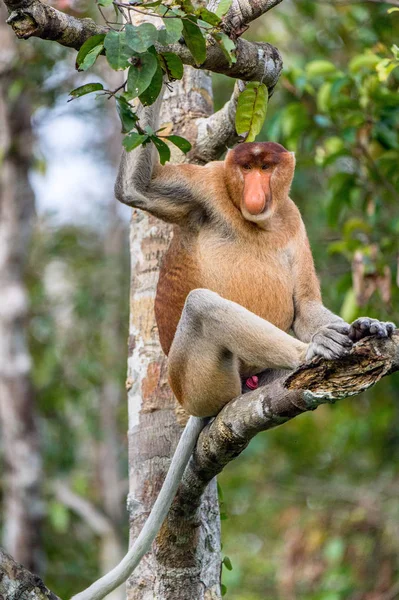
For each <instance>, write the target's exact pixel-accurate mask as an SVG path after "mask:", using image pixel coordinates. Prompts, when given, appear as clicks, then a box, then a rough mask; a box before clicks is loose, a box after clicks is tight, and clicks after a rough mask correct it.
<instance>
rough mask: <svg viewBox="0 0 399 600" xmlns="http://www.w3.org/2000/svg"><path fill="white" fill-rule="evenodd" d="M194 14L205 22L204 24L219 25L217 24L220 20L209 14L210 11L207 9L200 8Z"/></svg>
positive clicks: (213, 14) (216, 16)
mask: <svg viewBox="0 0 399 600" xmlns="http://www.w3.org/2000/svg"><path fill="white" fill-rule="evenodd" d="M195 14H196V15H197V16H198V17H199V18H200V19H202V20H203V21H205V23H209V25H215V26H216V25H219V23H220V22H221V18H220V17H219V16H218V15H217V14H215V13H213V12H211V11H210V10H208V9H207V8H204V7H201V8H199V9H198V10H196V11H195Z"/></svg>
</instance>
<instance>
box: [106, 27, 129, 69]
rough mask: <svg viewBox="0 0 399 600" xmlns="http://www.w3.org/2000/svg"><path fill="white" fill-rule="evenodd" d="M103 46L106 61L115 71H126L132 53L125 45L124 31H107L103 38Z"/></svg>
mask: <svg viewBox="0 0 399 600" xmlns="http://www.w3.org/2000/svg"><path fill="white" fill-rule="evenodd" d="M104 46H105V50H106V56H107V60H108V62H109V64H110V66H111V67H112V68H113V69H114V70H115V71H121V70H122V69H127V67H128V66H129V65H130V63H129V59H130V57H131V56H132V51H131V49H130V48H129V46H128V45H127V43H126V35H125V32H124V31H109V32H108V33H107V35H106V36H105V40H104Z"/></svg>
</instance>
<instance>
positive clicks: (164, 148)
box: [151, 135, 170, 165]
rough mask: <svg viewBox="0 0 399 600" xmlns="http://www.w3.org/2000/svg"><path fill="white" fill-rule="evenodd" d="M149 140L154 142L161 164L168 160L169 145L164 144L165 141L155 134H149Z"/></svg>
mask: <svg viewBox="0 0 399 600" xmlns="http://www.w3.org/2000/svg"><path fill="white" fill-rule="evenodd" d="M151 140H152V141H153V142H154V144H155V146H156V148H157V150H158V153H159V160H160V161H161V165H164V164H165V163H166V162H167V161H168V160H170V149H169V146H168V145H167V144H165V142H163V141H162V140H161V139H159V137H157V136H156V135H153V136H151Z"/></svg>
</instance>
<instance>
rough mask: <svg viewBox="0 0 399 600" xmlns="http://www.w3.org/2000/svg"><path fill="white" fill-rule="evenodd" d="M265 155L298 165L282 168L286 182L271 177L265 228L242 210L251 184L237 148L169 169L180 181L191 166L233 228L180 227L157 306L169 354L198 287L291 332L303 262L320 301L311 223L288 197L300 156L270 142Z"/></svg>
mask: <svg viewBox="0 0 399 600" xmlns="http://www.w3.org/2000/svg"><path fill="white" fill-rule="evenodd" d="M249 146H252V144H244V145H242V146H240V147H239V151H240V152H239V157H238V160H239V162H240V164H241V163H242V164H243V163H245V162H247V161H249V160H251V156H252V155H251V153H250V151H249V148H247V147H249ZM270 146H271V148H270ZM274 147H277V151H276V152H275V148H274ZM270 150H272V151H271V152H270ZM265 155H266V156H263V155H262V156H261V155H259V156H258V157H256V158H257V159H258V158H259V160H260V161H261V160H264V159H267V160H268V161H269V162H270V163H272V164H273V165H276V164H277V163H278V162H281V161H284V160H286V161H287V163H290V162H291V163H292V164H291V165H290V164H288V168H287V169H284V170H283V171H282V172H281V171H280V172H279V173H278V181H277V180H276V179H275V178H274V177H273V175H272V177H271V188H272V195H273V200H272V203H273V205H274V206H273V214H272V215H271V216H270V217H269V218H268V220H267V225H265V226H264V227H259V226H258V225H257V224H255V223H252V222H249V221H247V220H246V219H245V218H243V215H242V213H241V211H240V208H239V207H240V201H241V195H242V188H243V184H242V181H241V179H240V173H239V170H238V169H237V156H236V155H235V153H234V152H230V153H229V154H228V157H227V159H226V161H223V162H214V163H209V164H208V165H207V166H206V167H199V166H194V165H185V166H184V167H181V166H180V167H173V166H167V167H164V168H163V172H162V177H163V178H164V179H165V180H166V179H167V178H171V179H172V180H173V178H174V172H175V169H179V176H181V173H182V170H184V171H185V174H186V176H187V177H188V178H189V179H190V183H191V185H192V186H193V188H194V189H195V190H196V194H197V195H203V197H204V199H206V201H207V203H209V206H211V207H213V208H214V209H216V210H217V212H220V213H222V214H223V215H224V218H225V220H226V221H227V223H228V226H230V229H231V232H232V233H231V234H227V235H223V234H221V232H220V230H219V229H218V228H215V227H212V226H207V225H205V226H204V227H202V228H200V229H199V231H190V229H189V228H187V227H184V228H180V227H179V228H177V229H176V232H175V238H174V240H173V242H172V244H171V246H170V248H169V250H168V252H167V254H166V256H165V258H164V262H163V265H162V269H161V274H160V279H159V283H158V290H157V297H156V304H155V311H156V318H157V323H158V328H159V335H160V340H161V344H162V347H163V350H164V351H165V353H168V352H169V349H170V346H171V343H172V340H173V337H174V335H175V331H176V327H177V324H178V321H179V318H180V315H181V311H182V309H183V305H184V301H185V299H186V297H187V294H188V293H189V292H190V291H191V290H193V289H195V288H207V289H209V290H212V291H215V292H217V293H218V294H220V295H221V296H222V297H223V298H226V299H228V300H233V301H234V302H237V303H238V304H240V305H242V306H244V307H245V308H247V309H248V310H250V311H251V312H253V313H255V314H256V315H259V316H260V317H262V318H264V319H266V320H268V321H270V322H271V323H273V324H274V325H276V326H277V327H279V328H280V329H282V330H284V331H288V330H289V329H290V327H291V325H292V322H293V318H294V303H293V294H294V284H295V281H294V277H293V271H294V270H295V268H296V264H297V263H299V269H297V271H298V273H297V282H296V284H297V285H298V287H299V288H302V287H303V288H304V289H305V290H306V294H308V295H310V297H312V298H313V299H315V300H320V292H319V285H318V281H317V278H316V276H315V273H314V268H313V260H312V257H311V254H310V251H309V249H308V245H307V238H306V233H305V230H304V227H303V223H302V220H301V217H300V214H299V211H298V209H297V207H296V206H295V204H294V203H293V202H292V201H291V200H290V199H289V198H288V190H289V186H290V183H291V179H292V174H293V156H292V155H291V154H290V153H287V152H286V151H285V150H284V149H283V148H282V146H279V145H278V144H270V145H269V144H265ZM290 166H291V168H289V167H290ZM158 173H159V172H158ZM276 177H277V174H276ZM302 260H304V261H305V264H304V265H302V264H301V263H302Z"/></svg>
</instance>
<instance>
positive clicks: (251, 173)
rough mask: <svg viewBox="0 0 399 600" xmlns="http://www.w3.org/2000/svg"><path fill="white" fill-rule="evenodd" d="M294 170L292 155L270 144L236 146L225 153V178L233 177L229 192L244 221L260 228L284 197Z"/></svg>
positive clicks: (280, 147) (279, 146) (286, 194)
mask: <svg viewBox="0 0 399 600" xmlns="http://www.w3.org/2000/svg"><path fill="white" fill-rule="evenodd" d="M294 166H295V158H294V155H293V153H292V152H288V150H286V149H285V148H284V147H283V146H281V145H280V144H275V143H274V142H251V143H245V144H240V145H239V146H237V147H236V148H234V150H231V151H230V152H229V154H228V155H227V157H226V167H227V170H228V177H229V173H230V175H233V176H232V177H231V179H232V181H231V182H229V184H230V185H229V189H230V191H231V190H233V193H232V197H233V200H234V202H235V204H236V205H237V207H238V208H239V209H240V210H241V213H242V215H243V217H244V218H245V219H246V220H248V221H252V222H254V223H256V224H257V225H259V226H260V227H262V225H264V224H265V222H266V221H267V220H268V219H269V218H270V217H271V216H272V214H273V213H274V211H275V210H276V208H277V206H278V204H279V203H280V202H281V201H283V200H284V198H287V197H288V193H289V188H290V185H291V181H292V177H293V174H294ZM231 183H232V184H233V188H232V186H231Z"/></svg>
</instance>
